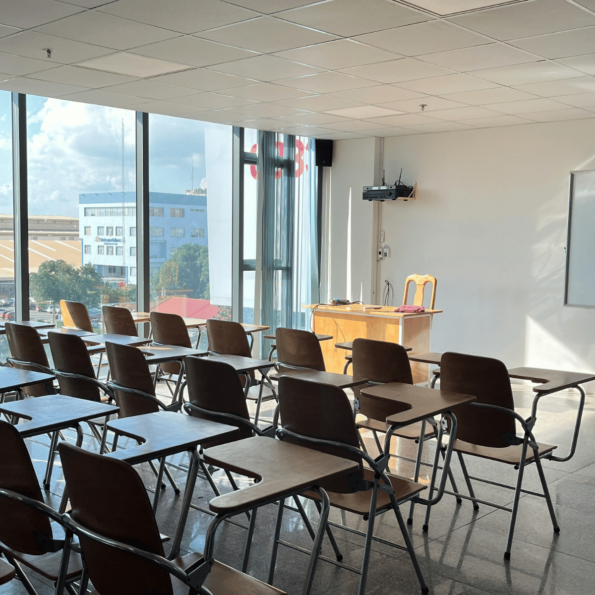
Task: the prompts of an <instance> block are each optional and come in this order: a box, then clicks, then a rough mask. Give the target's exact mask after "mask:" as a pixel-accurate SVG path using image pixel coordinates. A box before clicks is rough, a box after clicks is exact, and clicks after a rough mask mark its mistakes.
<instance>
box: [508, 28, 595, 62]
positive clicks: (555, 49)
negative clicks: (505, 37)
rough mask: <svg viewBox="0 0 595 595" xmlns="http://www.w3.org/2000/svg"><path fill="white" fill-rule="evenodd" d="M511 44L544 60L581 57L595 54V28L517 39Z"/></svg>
mask: <svg viewBox="0 0 595 595" xmlns="http://www.w3.org/2000/svg"><path fill="white" fill-rule="evenodd" d="M510 43H511V44H512V45H514V46H516V47H518V48H522V49H524V50H527V51H529V52H533V53H534V54H538V55H540V56H543V57H544V58H568V57H570V56H580V55H582V54H590V53H593V52H595V27H584V28H582V29H573V30H572V31H563V32H561V33H552V34H550V35H540V36H539V37H529V38H528V39H517V40H516V41H511V42H510Z"/></svg>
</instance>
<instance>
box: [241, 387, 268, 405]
mask: <svg viewBox="0 0 595 595" xmlns="http://www.w3.org/2000/svg"><path fill="white" fill-rule="evenodd" d="M259 394H260V385H258V384H255V385H254V386H251V387H250V388H249V389H248V395H247V396H246V398H247V399H249V400H250V401H258V395H259ZM274 398H275V394H274V393H273V391H272V390H271V389H270V388H269V387H268V386H267V385H266V384H265V385H264V386H263V387H262V402H263V403H264V402H265V401H270V400H271V399H274Z"/></svg>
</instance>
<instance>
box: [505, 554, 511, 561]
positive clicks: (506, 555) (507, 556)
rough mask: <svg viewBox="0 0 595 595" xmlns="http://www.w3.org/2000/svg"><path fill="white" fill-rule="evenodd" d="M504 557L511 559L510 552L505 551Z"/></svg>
mask: <svg viewBox="0 0 595 595" xmlns="http://www.w3.org/2000/svg"><path fill="white" fill-rule="evenodd" d="M504 559H505V560H510V552H504Z"/></svg>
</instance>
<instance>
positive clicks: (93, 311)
mask: <svg viewBox="0 0 595 595" xmlns="http://www.w3.org/2000/svg"><path fill="white" fill-rule="evenodd" d="M87 312H89V318H90V319H91V320H92V321H93V320H100V319H101V310H100V309H99V308H88V309H87Z"/></svg>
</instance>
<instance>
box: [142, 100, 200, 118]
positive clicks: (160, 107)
mask: <svg viewBox="0 0 595 595" xmlns="http://www.w3.org/2000/svg"><path fill="white" fill-rule="evenodd" d="M137 109H138V110H139V111H142V112H146V113H148V114H160V115H163V116H176V117H179V116H183V115H185V114H189V113H191V112H192V113H196V112H197V111H198V109H197V108H196V107H192V106H189V105H182V104H179V103H172V102H170V101H149V102H148V103H142V104H140V105H138V106H137Z"/></svg>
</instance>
